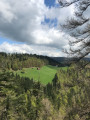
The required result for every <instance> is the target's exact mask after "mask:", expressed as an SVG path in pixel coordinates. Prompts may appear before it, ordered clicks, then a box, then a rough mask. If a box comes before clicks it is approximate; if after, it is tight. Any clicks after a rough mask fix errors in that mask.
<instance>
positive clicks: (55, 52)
mask: <svg viewBox="0 0 90 120" xmlns="http://www.w3.org/2000/svg"><path fill="white" fill-rule="evenodd" d="M7 48H8V49H7ZM0 51H1V52H7V53H29V54H38V55H46V56H55V57H60V56H66V55H65V54H63V52H62V51H60V50H59V49H57V48H53V49H52V47H45V46H37V45H27V44H23V45H22V44H10V43H8V42H4V43H3V44H1V45H0Z"/></svg>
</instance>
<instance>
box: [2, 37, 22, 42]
mask: <svg viewBox="0 0 90 120" xmlns="http://www.w3.org/2000/svg"><path fill="white" fill-rule="evenodd" d="M4 42H8V43H10V44H13V43H15V44H17V43H18V44H22V42H16V41H12V40H10V39H8V38H4V37H0V44H2V43H4Z"/></svg>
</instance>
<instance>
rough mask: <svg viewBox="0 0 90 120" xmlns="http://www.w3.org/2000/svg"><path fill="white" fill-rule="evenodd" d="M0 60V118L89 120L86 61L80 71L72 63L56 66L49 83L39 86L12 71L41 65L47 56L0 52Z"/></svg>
mask: <svg viewBox="0 0 90 120" xmlns="http://www.w3.org/2000/svg"><path fill="white" fill-rule="evenodd" d="M50 60H51V59H50ZM0 61H1V62H2V61H3V63H2V64H0V120H90V94H89V93H90V66H89V64H88V65H87V66H86V67H85V68H84V69H81V70H80V69H78V67H77V65H75V64H71V65H70V66H69V67H68V68H67V69H66V70H64V69H58V71H57V73H56V74H55V76H54V78H53V80H52V82H51V83H48V84H46V85H43V84H42V83H41V82H40V81H35V80H34V79H30V78H28V77H21V76H20V75H18V74H14V72H13V71H17V70H18V69H22V68H24V67H26V68H27V66H28V67H31V65H32V66H34V67H37V66H38V67H42V66H44V65H46V64H49V59H46V58H44V59H43V57H41V58H40V56H33V55H32V56H29V55H28V54H26V55H22V54H21V55H20V54H19V55H18V54H11V55H8V54H6V53H1V54H0ZM33 61H34V62H33ZM1 62H0V63H1ZM25 62H26V64H25ZM12 63H14V64H12ZM52 63H53V60H52ZM54 64H55V63H54ZM79 64H80V63H79ZM13 65H14V67H15V66H17V67H16V69H13V68H14V67H13ZM19 65H21V66H19ZM52 65H53V64H52ZM11 69H12V70H11ZM43 77H44V76H43Z"/></svg>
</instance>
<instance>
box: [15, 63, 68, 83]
mask: <svg viewBox="0 0 90 120" xmlns="http://www.w3.org/2000/svg"><path fill="white" fill-rule="evenodd" d="M59 69H64V70H67V67H56V66H51V65H47V66H43V67H41V68H40V69H39V70H38V69H37V68H36V67H34V68H24V69H23V70H18V71H16V72H14V73H15V74H18V75H20V76H21V77H28V78H30V79H33V80H35V81H40V83H41V84H43V85H46V84H48V83H51V82H52V80H53V79H54V76H55V74H56V73H57V71H58V70H59Z"/></svg>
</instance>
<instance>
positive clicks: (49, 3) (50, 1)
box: [44, 0, 55, 8]
mask: <svg viewBox="0 0 90 120" xmlns="http://www.w3.org/2000/svg"><path fill="white" fill-rule="evenodd" d="M44 3H45V5H46V6H48V7H49V8H51V7H53V6H55V0H44Z"/></svg>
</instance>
